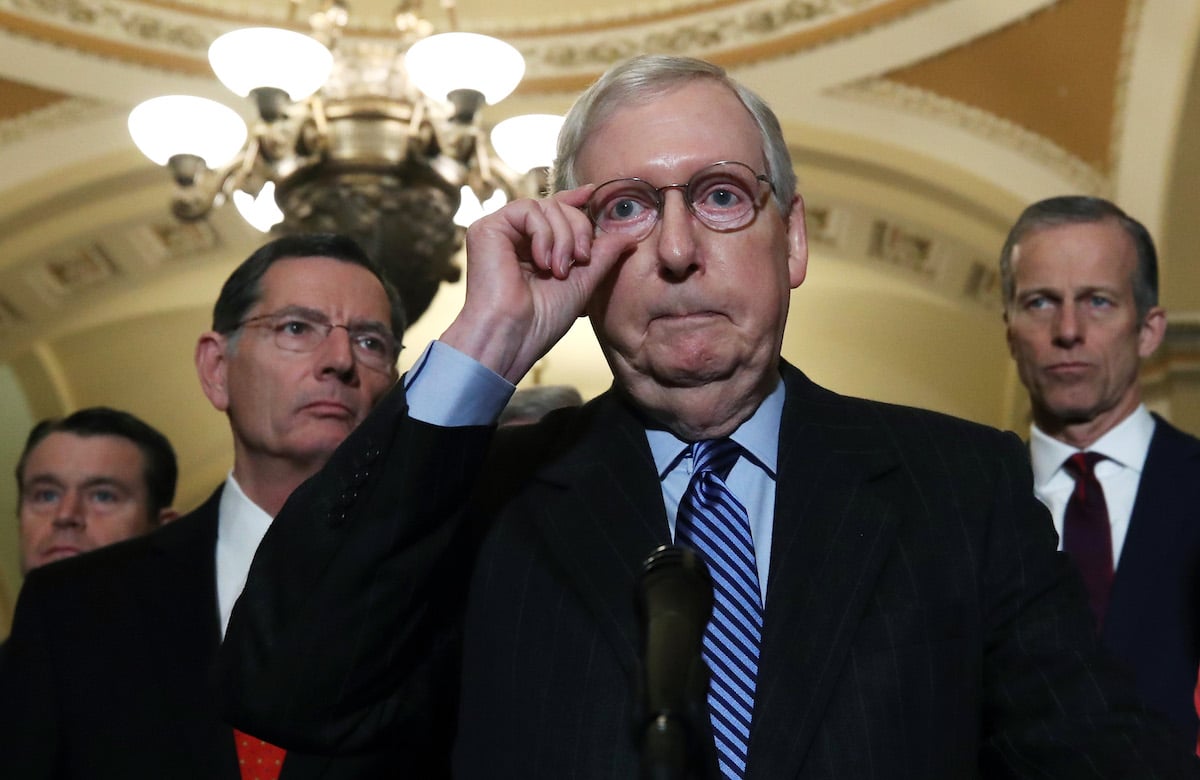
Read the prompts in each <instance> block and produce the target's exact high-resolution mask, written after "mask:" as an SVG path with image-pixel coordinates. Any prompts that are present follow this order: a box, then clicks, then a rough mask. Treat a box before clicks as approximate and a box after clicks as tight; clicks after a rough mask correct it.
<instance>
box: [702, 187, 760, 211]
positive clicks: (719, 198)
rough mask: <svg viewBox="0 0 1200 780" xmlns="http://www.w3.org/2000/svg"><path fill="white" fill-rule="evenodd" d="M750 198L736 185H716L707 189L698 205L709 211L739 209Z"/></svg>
mask: <svg viewBox="0 0 1200 780" xmlns="http://www.w3.org/2000/svg"><path fill="white" fill-rule="evenodd" d="M748 198H749V195H747V194H746V193H745V191H743V190H742V189H741V188H740V187H738V186H737V185H736V184H728V183H725V184H715V185H713V186H710V187H709V188H708V189H706V190H705V191H704V192H703V193H702V194H701V196H700V198H698V199H697V200H696V205H697V206H701V207H703V208H705V209H708V210H716V211H721V210H724V209H732V208H737V207H738V206H740V205H741V204H742V203H744V202H745V201H746V200H747V199H748Z"/></svg>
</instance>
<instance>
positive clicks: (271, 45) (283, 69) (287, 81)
mask: <svg viewBox="0 0 1200 780" xmlns="http://www.w3.org/2000/svg"><path fill="white" fill-rule="evenodd" d="M208 61H209V64H211V65H212V69H213V72H214V73H216V74H217V78H219V79H220V80H221V83H222V84H224V85H225V86H226V87H228V88H229V90H230V91H231V92H233V93H234V94H237V95H240V96H242V97H246V96H247V95H249V94H250V91H251V90H253V89H256V88H258V87H274V88H275V89H281V90H283V91H284V92H286V93H288V97H290V98H291V99H292V100H293V101H296V100H304V99H305V98H307V97H308V96H309V95H311V94H313V93H314V92H316V91H317V90H318V89H320V88H321V85H322V84H324V83H325V80H326V79H328V78H329V73H330V72H331V71H332V70H333V54H331V53H330V51H329V49H327V48H325V46H324V45H322V44H321V43H320V42H319V41H317V40H316V39H315V38H311V37H309V36H307V35H304V34H302V33H298V32H295V31H293V30H282V29H279V28H277V27H245V28H243V29H240V30H233V31H232V32H227V33H225V34H224V35H222V36H221V37H220V38H217V39H216V40H215V41H213V42H212V45H211V46H209V47H208Z"/></svg>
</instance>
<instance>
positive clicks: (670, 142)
mask: <svg viewBox="0 0 1200 780" xmlns="http://www.w3.org/2000/svg"><path fill="white" fill-rule="evenodd" d="M556 166H557V169H556V187H557V192H556V193H555V194H554V195H552V196H551V197H549V198H547V199H544V200H517V201H513V202H511V203H509V204H508V205H507V206H505V207H504V208H502V209H500V210H499V211H498V212H496V213H494V214H492V215H490V216H488V217H485V218H483V219H481V220H479V221H478V222H476V223H475V224H474V225H473V226H472V227H471V228H470V229H469V230H468V232H467V257H468V261H467V262H468V273H467V280H468V281H467V294H466V301H465V303H464V305H463V308H462V310H461V312H460V313H459V315H458V317H457V318H456V319H455V320H454V322H453V323H451V325H450V326H449V327H448V328H447V330H446V331H445V332H444V333H443V335H442V337H441V339H439V340H438V341H436V342H434V343H433V344H432V345H431V346H430V348H429V349H428V350H427V351H426V352H425V353H424V354H423V355H422V357H421V358H420V359H419V360H418V361H417V363H416V365H415V366H414V368H413V369H412V371H410V372H409V374H408V375H407V378H406V387H405V392H404V394H403V395H401V394H400V393H395V394H392V395H390V396H389V397H388V398H387V399H385V400H384V402H383V403H382V404H381V405H380V406H379V407H378V409H376V411H375V412H373V413H372V415H371V416H370V417H368V419H367V420H365V421H364V423H363V425H362V426H360V428H359V429H358V430H357V431H356V432H355V433H353V434H351V436H350V437H349V438H348V439H347V441H346V442H345V444H344V445H343V446H342V447H340V448H339V449H338V451H337V452H336V453H334V455H333V457H332V458H331V460H330V462H329V464H328V466H327V467H326V468H325V469H323V470H322V471H321V473H319V474H318V475H316V476H315V477H314V478H313V479H312V480H310V481H309V482H307V483H306V484H305V485H303V486H301V488H300V489H299V490H298V491H297V492H296V494H295V495H293V496H292V498H291V500H290V501H289V502H288V504H287V506H285V507H284V509H283V511H282V513H281V515H280V517H279V520H278V521H277V522H276V523H275V524H274V525H273V526H272V528H271V530H270V531H269V532H268V533H267V535H266V537H265V538H264V540H263V544H262V546H261V547H260V548H259V551H258V555H257V556H256V558H255V560H254V565H253V567H252V569H251V573H250V578H249V581H248V582H247V586H246V590H245V591H244V593H243V595H242V598H241V600H240V601H239V602H238V606H237V609H235V610H234V615H233V617H232V619H231V621H230V625H229V633H228V634H227V636H226V641H225V644H224V646H223V647H222V650H221V659H220V668H219V676H220V681H221V684H222V686H223V689H224V692H225V694H226V697H227V704H226V713H227V715H228V716H229V717H230V719H231V720H232V722H233V723H235V724H238V725H240V726H242V727H243V728H247V729H249V730H251V731H254V730H255V729H261V732H255V733H262V734H263V736H264V737H266V738H267V739H269V740H272V741H276V742H278V743H280V744H283V745H288V744H301V745H309V746H320V747H321V748H322V749H326V750H339V751H355V750H360V749H364V748H367V747H369V746H372V745H377V744H380V743H386V742H388V741H389V740H392V739H395V735H396V734H397V733H400V734H404V735H405V736H406V737H407V738H408V739H409V740H410V741H411V742H413V744H425V745H426V746H427V749H428V750H439V749H442V748H443V746H444V745H445V743H446V742H447V740H452V741H453V753H452V755H453V762H454V766H453V772H454V776H456V777H461V778H555V779H556V780H558V779H560V778H566V777H571V778H584V779H591V778H596V779H599V778H605V779H609V778H611V779H612V780H629V778H632V777H638V776H639V775H640V776H643V777H681V778H682V777H689V778H692V777H695V778H712V777H726V778H743V777H749V778H762V779H764V780H766V779H767V778H770V779H772V780H775V779H777V778H856V780H858V779H861V778H884V777H896V778H967V777H1013V776H1018V775H1024V776H1034V775H1036V776H1039V777H1083V776H1096V775H1097V774H1100V775H1103V774H1106V773H1107V774H1109V776H1113V777H1118V776H1119V777H1142V778H1146V777H1196V776H1197V775H1200V772H1198V771H1197V764H1196V763H1195V758H1194V756H1192V755H1191V745H1190V744H1188V743H1187V742H1186V741H1183V740H1178V739H1176V741H1174V742H1172V741H1171V736H1172V735H1171V734H1170V733H1169V732H1165V731H1164V730H1162V729H1159V728H1157V727H1156V726H1155V725H1154V724H1153V723H1152V722H1150V721H1149V720H1148V719H1146V718H1145V716H1144V715H1143V713H1142V712H1141V710H1140V708H1139V707H1138V706H1137V704H1136V700H1135V698H1134V695H1133V693H1132V691H1131V690H1128V689H1127V688H1125V687H1124V686H1123V684H1122V682H1121V681H1120V680H1119V679H1117V678H1116V677H1114V676H1113V673H1112V670H1111V668H1110V662H1109V661H1108V660H1107V659H1106V657H1105V655H1104V654H1103V653H1102V651H1101V650H1100V648H1099V646H1098V644H1097V642H1096V641H1095V638H1094V636H1093V635H1092V634H1091V632H1090V630H1089V627H1088V614H1087V608H1086V606H1085V604H1084V602H1083V598H1082V591H1081V589H1080V587H1079V585H1078V580H1077V578H1076V575H1075V574H1074V572H1073V570H1072V569H1071V568H1070V566H1069V564H1068V562H1067V561H1066V560H1065V559H1064V558H1063V557H1062V556H1061V555H1060V554H1059V553H1058V552H1057V551H1056V550H1055V545H1054V537H1053V531H1052V529H1051V527H1050V523H1049V520H1048V518H1047V516H1046V512H1045V508H1044V507H1042V505H1041V504H1040V503H1038V501H1037V500H1036V499H1035V498H1034V496H1033V490H1032V485H1031V481H1030V478H1029V465H1028V460H1027V458H1026V456H1025V452H1024V447H1023V445H1022V444H1021V442H1020V440H1019V439H1018V438H1017V437H1016V436H1013V435H1011V434H1002V433H1000V432H998V431H994V430H990V429H986V428H983V427H981V426H978V425H974V424H971V423H968V422H965V421H961V420H955V419H953V418H949V417H945V416H941V415H937V414H933V413H930V412H925V411H921V410H915V409H904V408H899V407H894V406H888V405H885V404H880V403H874V402H869V401H863V400H859V399H852V398H847V397H844V396H840V395H837V394H836V393H833V392H830V391H828V390H825V389H823V388H821V387H818V386H817V385H816V384H814V383H813V382H812V381H810V380H809V379H808V378H807V377H805V376H804V375H803V374H802V373H801V372H800V371H799V370H798V369H796V368H794V367H792V366H791V365H789V364H787V363H786V362H784V361H783V360H782V358H781V356H780V348H781V344H782V341H783V332H784V324H785V321H786V319H787V311H788V306H789V302H790V295H791V291H792V290H793V289H794V288H796V287H799V286H800V284H801V283H802V282H803V281H804V277H805V272H806V269H807V264H808V252H807V241H806V233H805V225H804V203H803V201H802V199H801V198H800V196H799V195H798V194H797V193H796V182H795V174H794V172H793V170H792V164H791V160H790V158H789V156H788V150H787V144H786V143H785V142H784V139H783V134H782V131H781V129H780V126H779V122H778V120H777V119H776V117H775V115H774V114H773V113H772V112H771V110H770V109H769V108H768V107H767V106H766V104H765V103H764V102H763V101H762V100H761V99H760V98H759V97H757V96H756V95H754V94H753V93H752V92H750V91H749V90H748V89H746V88H745V87H744V86H742V85H740V84H738V83H737V82H736V81H734V80H732V79H731V78H729V77H728V76H727V75H726V74H725V72H724V71H723V70H721V69H720V68H718V67H715V66H713V65H711V64H709V63H705V62H702V61H699V60H693V59H687V58H677V57H659V56H647V57H639V58H635V59H633V60H629V61H626V62H622V63H619V64H617V65H615V66H614V67H613V68H611V69H610V70H609V71H608V72H607V73H606V74H605V75H604V76H603V77H602V78H601V79H600V81H599V82H597V83H596V84H595V85H594V86H593V87H592V88H590V89H589V90H588V91H587V92H585V93H584V95H583V96H582V97H581V98H580V99H579V100H578V101H577V102H576V104H575V106H574V107H573V108H572V109H571V111H570V113H569V115H568V117H567V119H566V122H565V124H564V126H563V130H562V133H561V135H560V137H559V149H558V160H557V164H556ZM581 315H586V316H587V317H588V318H589V319H590V321H591V324H592V328H593V330H594V331H595V334H596V336H597V339H598V341H599V342H600V345H601V348H602V350H603V352H604V354H605V357H606V359H607V361H608V364H609V367H610V368H611V369H612V372H613V376H614V384H613V387H612V389H611V390H609V391H608V392H605V393H603V394H601V395H600V396H598V397H597V398H595V399H593V400H592V401H590V402H588V403H586V404H584V405H583V406H582V407H579V408H576V409H568V410H563V411H559V412H556V413H554V414H551V415H548V416H547V417H546V418H545V419H543V420H542V421H541V422H540V423H538V424H536V425H531V426H510V427H505V428H501V429H499V430H497V429H496V428H495V426H494V423H495V420H496V418H497V417H498V415H499V413H500V410H501V408H502V407H503V406H504V403H505V401H506V400H507V399H508V397H509V396H510V394H511V393H512V390H513V386H514V385H515V384H516V383H517V382H518V381H520V380H521V378H522V377H524V376H525V374H526V373H527V372H528V371H529V370H530V369H531V368H532V367H533V366H534V364H535V363H536V361H537V360H538V359H540V358H541V357H542V356H543V355H544V354H545V353H546V351H547V350H549V349H550V347H551V346H552V345H553V344H555V343H556V342H557V341H558V340H559V339H560V338H562V337H563V336H564V335H565V334H566V332H567V331H568V329H569V328H570V327H571V325H572V324H573V323H574V321H575V320H576V318H577V317H579V316H581ZM672 543H674V544H675V545H677V546H678V547H680V548H685V549H683V550H674V551H668V552H667V553H659V554H658V555H656V551H658V550H659V548H661V547H663V546H665V545H671V544H672ZM689 550H690V552H689ZM661 555H667V556H671V559H672V560H682V561H685V562H686V561H688V560H692V559H693V558H695V559H699V560H701V561H703V562H704V563H705V564H706V565H707V570H708V572H709V573H710V575H711V578H712V583H713V584H712V594H713V596H714V599H713V608H712V616H711V619H709V620H705V619H704V618H705V617H707V616H706V615H704V616H700V617H697V618H693V619H692V620H691V621H690V625H689V621H688V620H686V619H685V620H682V621H681V622H680V623H675V625H676V629H675V630H668V631H665V632H660V631H658V630H657V628H655V627H654V626H656V625H657V623H653V624H652V621H650V620H648V621H647V623H646V624H643V623H641V619H640V617H639V611H638V607H637V599H636V598H635V596H636V594H637V593H638V582H639V572H640V571H642V570H644V569H646V568H647V565H646V561H647V560H648V559H650V565H649V568H650V570H652V571H661V570H660V569H658V568H657V563H658V562H659V561H661V560H662V558H661V557H660V556H661ZM696 598H698V599H700V602H701V604H702V601H703V594H702V593H701V594H699V595H698V596H697V597H696ZM688 603H689V604H690V603H692V602H691V600H690V599H689V600H688ZM683 606H684V605H683V604H681V603H679V602H676V603H675V604H674V605H673V606H672V605H671V604H667V605H666V607H667V609H666V614H668V615H671V614H674V612H673V610H674V609H675V608H680V607H683ZM662 614H663V613H661V612H660V613H659V615H660V616H661V615H662ZM691 633H694V634H695V636H694V645H695V647H694V648H692V647H689V645H688V640H687V638H686V636H685V635H686V634H691ZM649 635H654V636H655V637H657V638H658V639H660V640H663V641H662V642H661V643H660V642H658V641H656V642H654V643H653V644H654V648H653V649H647V648H649V646H650V645H651V644H652V643H651V641H650V639H649V638H648V637H649ZM701 635H702V636H701ZM672 648H673V649H672ZM701 654H702V655H703V659H704V662H703V663H701V662H700V661H699V660H698V659H699V657H700V655H701ZM710 671H711V675H710V674H709V672H710ZM668 678H669V679H668ZM676 683H677V684H676ZM664 688H669V689H670V691H669V694H670V695H667V696H663V695H661V694H662V693H663V690H664ZM661 736H666V737H667V739H660V737H661ZM658 748H662V749H661V750H660V749H658ZM1097 768H1099V771H1098V770H1097Z"/></svg>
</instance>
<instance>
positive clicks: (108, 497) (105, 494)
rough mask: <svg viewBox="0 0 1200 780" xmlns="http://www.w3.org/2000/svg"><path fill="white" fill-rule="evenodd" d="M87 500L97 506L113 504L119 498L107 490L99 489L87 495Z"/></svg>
mask: <svg viewBox="0 0 1200 780" xmlns="http://www.w3.org/2000/svg"><path fill="white" fill-rule="evenodd" d="M88 498H89V499H90V500H91V501H93V502H94V503H97V504H115V503H116V502H117V501H119V500H120V498H121V497H120V496H118V495H117V494H116V493H115V492H114V491H112V490H109V489H108V488H100V489H98V490H93V491H92V492H91V493H89V494H88Z"/></svg>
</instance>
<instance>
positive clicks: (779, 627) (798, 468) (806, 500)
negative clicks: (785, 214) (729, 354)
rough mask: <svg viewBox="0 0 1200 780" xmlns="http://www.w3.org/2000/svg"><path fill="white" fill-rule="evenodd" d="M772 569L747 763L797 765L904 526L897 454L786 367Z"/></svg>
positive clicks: (765, 774) (784, 770) (758, 772)
mask: <svg viewBox="0 0 1200 780" xmlns="http://www.w3.org/2000/svg"><path fill="white" fill-rule="evenodd" d="M784 377H785V380H786V382H787V400H786V402H785V406H784V413H783V421H782V424H781V426H780V445H779V473H778V477H777V483H776V497H775V521H774V532H773V540H772V552H771V574H770V580H769V582H768V588H767V604H766V613H765V622H764V628H763V643H762V655H761V660H760V664H759V681H758V694H757V697H756V703H755V717H754V721H755V727H754V733H753V736H752V741H751V746H750V762H749V763H750V765H749V768H748V769H749V774H750V776H752V777H758V778H779V777H792V776H795V775H796V774H797V773H798V772H799V771H800V768H801V766H802V764H803V761H804V758H805V755H806V754H807V752H808V747H809V744H810V743H811V741H812V739H813V737H814V736H815V734H816V731H817V727H818V726H819V724H820V723H821V722H822V718H823V713H824V710H825V707H826V703H827V702H828V700H829V697H830V695H831V693H832V691H833V688H834V684H835V683H836V681H837V679H838V677H839V674H840V672H841V668H842V665H843V664H844V662H845V660H846V658H847V657H848V654H849V648H850V644H851V640H852V639H853V636H854V632H855V629H856V627H857V625H858V622H859V618H860V617H861V615H862V613H863V611H864V610H865V608H866V606H867V602H868V598H869V596H870V594H871V593H872V591H873V587H872V584H873V582H874V580H875V578H876V576H877V575H878V573H879V570H880V568H881V566H882V564H883V561H884V560H885V558H886V556H887V553H888V550H889V548H890V547H891V541H892V539H893V537H894V533H895V523H896V517H895V515H894V512H893V510H892V509H891V508H890V502H887V501H885V500H884V499H883V498H882V496H881V495H880V493H879V490H880V488H879V485H878V484H876V482H877V481H878V479H879V478H880V477H882V476H884V475H886V474H888V473H889V472H894V471H895V469H896V466H897V459H896V456H895V455H894V453H893V452H892V451H891V450H890V449H889V448H888V447H887V446H886V443H885V442H884V441H882V439H881V438H880V437H879V436H878V435H877V434H876V433H875V432H874V431H872V430H871V428H870V426H869V421H866V420H863V419H862V418H861V417H856V416H854V413H853V410H852V409H851V408H850V403H849V402H848V401H847V400H845V399H842V398H840V397H838V396H836V395H834V394H832V393H828V392H827V391H824V390H822V389H820V388H818V387H817V386H815V385H813V384H812V383H811V382H809V381H808V380H807V379H806V378H805V377H804V376H803V375H802V374H800V373H799V372H798V371H796V370H795V369H793V368H791V367H790V366H787V367H785V369H784Z"/></svg>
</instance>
